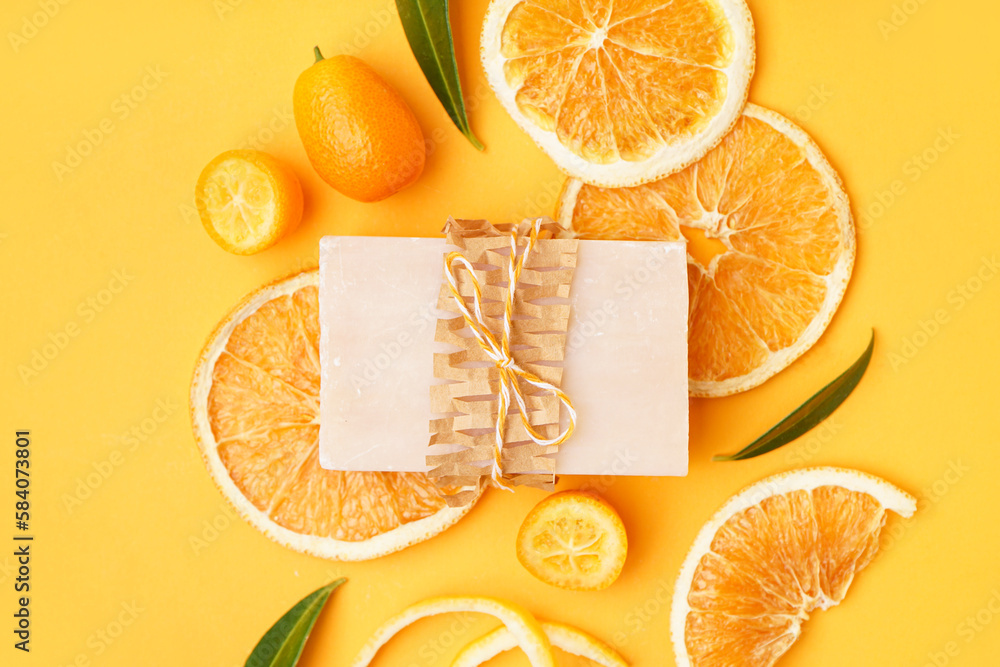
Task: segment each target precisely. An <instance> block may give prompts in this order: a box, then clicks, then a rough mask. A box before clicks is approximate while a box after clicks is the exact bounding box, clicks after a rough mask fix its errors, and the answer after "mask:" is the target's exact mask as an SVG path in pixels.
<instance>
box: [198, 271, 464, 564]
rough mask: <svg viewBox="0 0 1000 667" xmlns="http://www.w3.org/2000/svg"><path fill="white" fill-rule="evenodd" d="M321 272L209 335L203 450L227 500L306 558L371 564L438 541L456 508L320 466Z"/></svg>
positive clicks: (268, 292)
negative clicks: (319, 310)
mask: <svg viewBox="0 0 1000 667" xmlns="http://www.w3.org/2000/svg"><path fill="white" fill-rule="evenodd" d="M317 285H318V272H317V271H315V270H314V271H307V272H305V273H300V274H298V275H295V276H292V277H290V278H286V279H283V280H278V281H276V282H274V283H271V284H269V285H265V286H264V287H262V288H260V289H258V290H256V291H254V292H252V293H251V294H250V295H248V296H247V297H246V298H245V299H244V300H243V301H242V302H241V303H240V304H239V305H237V306H236V308H234V309H233V310H232V312H230V313H229V315H227V316H226V317H225V318H223V320H222V321H221V322H220V323H219V325H218V326H217V327H216V329H215V331H214V332H213V333H212V334H211V336H209V339H208V341H207V343H206V344H205V348H204V350H203V351H202V353H201V356H200V357H199V359H198V363H197V365H196V368H195V372H194V378H193V380H192V383H191V397H190V400H191V420H192V425H193V429H194V434H195V440H196V441H197V444H198V446H199V448H200V450H201V453H202V457H203V459H204V460H205V464H206V465H207V467H208V470H209V473H210V475H211V477H212V480H213V481H214V482H215V484H216V486H218V488H219V489H220V490H221V491H222V494H223V495H224V496H225V497H226V498H227V499H228V500H229V502H230V503H232V505H233V506H234V507H235V508H236V510H237V511H238V512H239V514H240V515H241V516H242V517H243V518H244V519H245V520H246V521H247V522H249V523H250V524H251V525H253V526H254V527H255V528H257V529H258V530H260V531H261V532H262V533H264V534H265V535H266V536H267V537H269V538H270V539H272V540H274V541H276V542H278V543H280V544H282V545H284V546H286V547H288V548H290V549H295V550H297V551H301V552H304V553H308V554H312V555H315V556H319V557H322V558H331V559H337V560H367V559H371V558H376V557H379V556H383V555H385V554H388V553H392V552H394V551H398V550H400V549H403V548H405V547H407V546H410V545H412V544H416V543H417V542H421V541H423V540H426V539H429V538H430V537H433V536H434V535H437V534H438V533H440V532H441V531H443V530H445V529H446V528H448V527H449V526H451V525H452V524H454V523H455V522H456V521H458V520H459V519H460V518H461V517H462V516H464V515H465V513H466V512H468V511H469V509H470V508H471V504H470V505H469V506H466V507H462V508H451V507H448V506H447V504H446V503H445V501H444V500H443V499H442V498H441V497H440V495H439V493H438V491H437V489H436V487H435V486H434V484H433V483H432V482H431V481H430V480H429V479H428V478H427V476H426V475H424V474H421V473H383V472H339V471H332V470H325V469H323V468H321V467H320V465H319V456H318V434H319V382H320V366H319V351H318V350H319V316H318V294H317Z"/></svg>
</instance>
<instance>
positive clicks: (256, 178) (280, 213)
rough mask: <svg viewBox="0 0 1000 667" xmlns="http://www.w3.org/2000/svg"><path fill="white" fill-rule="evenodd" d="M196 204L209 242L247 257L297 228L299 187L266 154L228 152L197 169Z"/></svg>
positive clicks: (300, 195) (290, 172)
mask: <svg viewBox="0 0 1000 667" xmlns="http://www.w3.org/2000/svg"><path fill="white" fill-rule="evenodd" d="M195 204H196V205H197V207H198V214H199V215H200V216H201V223H202V224H203V225H204V226H205V231H207V232H208V235H209V236H211V237H212V240H213V241H215V242H216V243H218V244H219V246H220V247H221V248H222V249H224V250H228V251H229V252H231V253H235V254H237V255H252V254H254V253H257V252H260V251H261V250H264V249H265V248H268V247H270V246H272V245H274V244H275V243H277V242H278V239H280V238H281V237H282V236H284V235H285V234H287V233H289V232H291V231H292V230H294V229H295V228H296V227H298V225H299V221H300V220H301V218H302V186H301V185H300V184H299V179H298V178H297V177H296V176H295V172H293V171H292V170H291V169H289V168H288V167H287V166H285V165H284V164H283V163H282V162H280V161H279V160H278V159H276V158H275V157H273V156H271V155H268V154H267V153H262V152H260V151H253V150H237V151H227V152H225V153H223V154H222V155H219V156H218V157H216V158H215V159H214V160H212V161H211V162H209V163H208V165H207V166H206V167H205V169H204V170H202V172H201V176H199V177H198V184H197V185H196V186H195Z"/></svg>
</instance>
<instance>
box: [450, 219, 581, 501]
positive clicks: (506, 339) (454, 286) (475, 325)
mask: <svg viewBox="0 0 1000 667" xmlns="http://www.w3.org/2000/svg"><path fill="white" fill-rule="evenodd" d="M541 225H542V221H541V219H538V220H536V221H535V224H534V225H532V227H531V233H530V234H529V235H528V241H527V244H526V245H525V248H524V252H523V253H521V255H520V256H518V254H517V230H516V229H515V230H514V231H512V232H511V234H510V261H509V262H508V264H507V280H508V283H507V294H506V300H505V302H504V311H503V332H502V334H501V336H500V339H499V340H497V337H496V336H495V335H494V334H493V332H492V331H490V329H489V326H488V325H487V321H486V318H485V317H484V316H483V311H482V300H483V294H482V289H481V287H480V285H479V279H478V278H477V277H476V272H475V270H474V269H473V267H472V263H471V262H469V260H467V259H466V258H465V257H463V256H462V253H460V252H457V251H456V252H451V253H448V255H447V256H446V257H445V276H446V277H447V278H448V286H449V287H450V288H451V295H452V297H453V298H454V299H455V303H456V304H457V305H458V309H459V311H461V313H462V316H463V317H464V318H465V322H466V324H467V325H468V326H469V328H470V329H471V330H472V333H473V335H475V337H476V340H477V341H478V342H479V346H480V347H481V348H482V349H483V352H485V353H486V356H488V357H489V358H490V359H492V360H493V362H494V363H495V364H496V366H497V369H498V370H499V371H500V400H499V404H498V406H497V419H496V429H495V433H494V435H495V444H494V447H493V468H492V471H491V477H492V479H493V483H494V484H495V485H496V486H498V487H500V488H502V489H505V490H507V491H513V490H514V487H513V484H511V483H510V482H509V481H507V480H506V479H504V477H503V466H502V455H503V446H504V426H505V425H506V423H507V413H508V412H509V410H510V405H511V396H513V398H514V400H515V401H517V406H518V408H519V409H520V411H521V423H522V424H523V425H524V428H525V430H526V431H527V432H528V437H530V438H531V440H532V441H533V442H535V443H536V444H539V445H542V446H548V445H561V444H562V443H564V442H566V441H567V440H568V439H569V438H570V436H571V435H573V430H574V429H575V428H576V409H575V408H574V407H573V403H572V402H571V401H570V400H569V397H568V396H567V395H566V394H565V393H564V392H563V391H562V390H561V389H560V388H559V387H557V386H555V385H554V384H552V383H550V382H545V381H544V380H542V379H541V378H539V377H538V376H537V375H535V374H534V373H532V372H530V371H527V370H525V369H524V368H522V367H521V366H520V365H518V363H517V362H516V361H515V360H514V355H513V354H512V353H511V351H510V335H511V320H512V319H513V316H514V290H515V289H516V288H517V283H518V280H519V279H520V277H521V269H523V268H524V265H525V263H526V262H527V261H528V256H529V255H530V254H531V250H532V248H534V246H535V242H536V241H537V240H538V234H539V231H540V230H541ZM456 264H461V265H462V266H463V267H465V270H466V271H468V272H469V280H470V283H471V284H472V289H473V299H472V305H473V311H474V312H469V308H468V306H466V304H465V299H464V298H463V297H462V294H461V292H459V290H458V276H457V275H456V272H455V265H456ZM520 380H523V381H524V382H526V383H527V384H529V385H531V386H533V387H535V388H537V389H541V390H542V391H543V392H551V393H552V394H553V395H554V396H555V397H556V398H558V399H559V402H560V403H562V405H563V406H564V407H565V408H566V412H567V414H568V415H569V423H568V425H567V426H566V428H565V429H563V430H562V431H561V432H560V433H559V434H558V435H556V436H555V437H554V438H545V437H544V436H542V435H541V434H540V433H538V432H537V431H536V430H535V428H534V427H533V426H532V425H531V422H530V420H529V418H528V409H527V406H526V405H525V401H524V393H523V391H522V389H521V383H520Z"/></svg>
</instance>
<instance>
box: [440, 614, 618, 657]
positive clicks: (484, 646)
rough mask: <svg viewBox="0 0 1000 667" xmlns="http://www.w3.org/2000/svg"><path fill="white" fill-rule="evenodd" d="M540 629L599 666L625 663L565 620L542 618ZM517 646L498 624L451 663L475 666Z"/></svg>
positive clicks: (562, 647) (562, 646)
mask: <svg viewBox="0 0 1000 667" xmlns="http://www.w3.org/2000/svg"><path fill="white" fill-rule="evenodd" d="M541 625H542V631H543V632H545V636H546V637H548V638H549V642H550V643H551V644H552V647H553V648H556V649H560V650H562V651H565V652H566V653H569V654H572V655H575V656H579V657H581V658H585V659H587V660H588V661H590V662H592V663H594V664H596V665H600V666H601V667H628V663H627V662H626V661H625V659H624V658H623V657H622V656H621V655H619V653H618V652H617V651H615V650H614V649H613V648H611V647H610V646H608V645H607V644H605V643H604V642H602V641H601V640H600V639H597V638H596V637H593V636H592V635H589V634H587V633H586V632H584V631H583V630H580V629H578V628H574V627H573V626H571V625H566V624H564V623H554V622H551V621H542V622H541ZM514 648H517V640H516V639H515V638H514V635H513V634H511V632H510V630H508V629H507V628H506V627H499V628H497V629H496V630H494V631H493V632H490V633H488V634H486V635H483V636H482V637H480V638H479V639H477V640H475V641H473V642H471V643H470V644H468V645H467V646H466V647H465V648H463V649H462V650H461V651H460V652H459V654H458V655H457V656H455V660H454V661H453V662H452V663H451V667H478V666H479V665H482V664H483V663H485V662H488V661H489V660H492V659H493V658H495V657H496V656H498V655H500V654H501V653H503V652H504V651H509V650H511V649H514Z"/></svg>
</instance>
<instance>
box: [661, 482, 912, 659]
mask: <svg viewBox="0 0 1000 667" xmlns="http://www.w3.org/2000/svg"><path fill="white" fill-rule="evenodd" d="M916 508H917V504H916V499H915V498H914V497H913V496H911V495H910V494H908V493H906V492H904V491H901V490H900V489H898V488H896V487H895V486H893V485H891V484H889V483H888V482H886V481H885V480H883V479H879V478H878V477H874V476H872V475H868V474H865V473H862V472H858V471H857V470H846V469H841V468H807V469H803V470H797V471H794V472H789V473H783V474H780V475H775V476H773V477H769V478H767V479H764V480H762V481H760V482H757V483H756V484H753V485H751V486H750V487H748V488H746V489H744V490H743V491H741V492H740V493H738V494H737V495H736V496H734V497H732V498H731V499H730V500H729V501H728V502H726V504H725V505H724V506H723V507H722V509H720V510H719V511H718V512H717V513H716V514H715V516H713V517H712V519H711V520H710V521H709V522H708V523H707V524H705V526H704V527H703V528H702V529H701V532H700V533H698V537H697V538H696V539H695V541H694V546H692V547H691V551H690V552H689V553H688V555H687V558H686V559H685V561H684V565H683V566H682V567H681V572H680V576H679V577H678V578H677V585H676V587H675V588H674V599H673V605H672V608H671V612H670V632H671V636H672V638H673V642H674V651H675V653H676V657H677V664H678V666H679V667H689V666H695V667H710V666H718V667H722V666H725V667H732V666H735V665H747V666H748V667H749V666H751V665H752V666H753V667H766V666H767V665H773V664H774V663H775V661H777V659H778V658H779V657H781V655H783V654H784V653H785V651H787V650H788V649H789V647H790V646H791V645H792V644H793V643H794V642H795V640H796V639H797V638H798V636H799V633H800V632H801V627H802V623H803V622H804V621H806V619H808V618H809V614H811V613H812V612H813V611H814V610H816V609H829V608H830V607H832V606H834V605H837V604H839V603H840V601H841V600H843V599H844V596H845V595H846V594H847V589H848V588H849V587H850V585H851V582H852V581H853V580H854V576H855V575H856V574H857V573H858V572H860V571H861V570H863V569H864V568H865V566H867V565H868V563H869V562H871V560H872V558H873V557H874V556H875V553H876V552H877V551H878V546H879V533H880V532H881V530H882V526H883V525H884V524H885V520H886V512H887V511H889V510H891V511H893V512H896V513H897V514H900V515H902V516H904V517H909V516H912V515H913V513H914V512H915V511H916Z"/></svg>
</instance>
